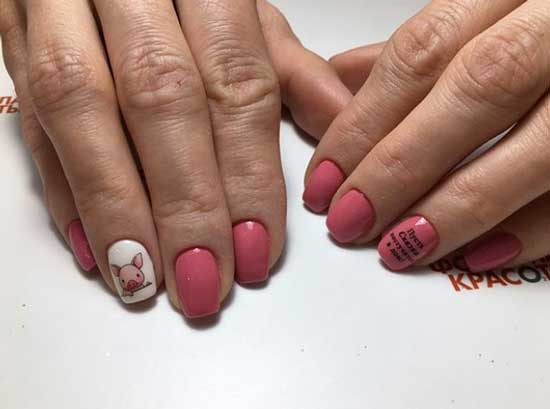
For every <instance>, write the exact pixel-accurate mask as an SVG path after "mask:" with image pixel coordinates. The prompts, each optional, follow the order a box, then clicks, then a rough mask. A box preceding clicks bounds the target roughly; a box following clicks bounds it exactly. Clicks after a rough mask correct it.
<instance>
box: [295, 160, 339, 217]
mask: <svg viewBox="0 0 550 409" xmlns="http://www.w3.org/2000/svg"><path fill="white" fill-rule="evenodd" d="M345 179H346V176H345V175H344V172H342V171H341V170H340V168H339V167H338V166H337V165H336V164H335V163H334V162H332V161H330V160H325V161H323V162H321V163H320V164H319V166H317V168H316V169H315V170H314V171H313V173H312V174H311V176H310V177H309V180H308V182H307V186H306V189H305V191H304V196H303V200H304V203H305V204H306V206H307V207H309V208H310V209H311V210H313V211H314V212H317V213H320V212H322V211H324V210H325V209H326V208H327V207H328V206H329V204H330V201H331V200H332V196H334V194H335V193H336V191H337V190H338V188H339V187H340V185H341V184H342V183H344V180H345Z"/></svg>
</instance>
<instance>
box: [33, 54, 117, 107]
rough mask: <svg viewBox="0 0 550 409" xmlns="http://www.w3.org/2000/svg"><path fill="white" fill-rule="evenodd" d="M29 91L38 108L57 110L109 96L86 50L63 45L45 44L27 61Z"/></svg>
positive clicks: (86, 103)
mask: <svg viewBox="0 0 550 409" xmlns="http://www.w3.org/2000/svg"><path fill="white" fill-rule="evenodd" d="M28 78H29V91H30V94H31V98H32V102H33V104H34V106H35V107H36V109H37V110H39V111H56V110H58V109H62V108H64V107H65V106H67V105H69V104H70V105H71V106H74V107H77V106H78V105H79V104H82V105H88V104H89V103H92V102H94V101H104V100H106V99H108V98H109V91H108V88H107V87H106V86H105V85H104V84H102V83H101V81H100V80H99V77H98V75H97V71H96V69H95V67H94V63H93V62H92V61H91V59H90V57H89V56H88V55H87V53H86V52H84V51H82V50H79V49H75V48H71V47H62V46H56V45H53V46H47V47H45V48H44V49H43V50H42V51H40V52H39V53H38V54H37V55H34V56H33V57H32V58H31V60H30V67H29V75H28Z"/></svg>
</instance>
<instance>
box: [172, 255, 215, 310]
mask: <svg viewBox="0 0 550 409" xmlns="http://www.w3.org/2000/svg"><path fill="white" fill-rule="evenodd" d="M176 286H177V290H178V296H179V299H180V303H181V307H182V309H183V313H184V314H185V315H186V316H187V317H188V318H199V317H204V316H207V315H212V314H215V313H217V312H218V311H219V309H220V298H219V297H220V271H219V269H218V266H217V263H216V259H215V258H214V256H213V255H212V253H211V252H210V251H208V250H206V249H201V248H195V249H192V250H188V251H186V252H184V253H182V254H181V255H180V256H179V257H178V258H177V260H176Z"/></svg>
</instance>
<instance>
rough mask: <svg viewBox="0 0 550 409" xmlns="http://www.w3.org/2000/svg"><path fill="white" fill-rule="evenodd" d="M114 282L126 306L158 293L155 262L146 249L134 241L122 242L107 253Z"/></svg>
mask: <svg viewBox="0 0 550 409" xmlns="http://www.w3.org/2000/svg"><path fill="white" fill-rule="evenodd" d="M107 257H108V260H109V266H110V269H111V274H112V275H113V282H114V284H115V288H116V290H117V292H118V295H119V296H120V298H121V299H122V301H123V302H124V303H126V304H134V303H137V302H140V301H143V300H146V299H148V298H151V297H152V296H154V295H155V293H156V292H157V280H156V277H155V270H154V267H153V262H152V261H151V257H150V256H149V253H148V252H147V250H146V249H145V247H144V246H143V245H142V244H140V243H138V242H137V241H133V240H120V241H117V242H116V243H115V244H113V245H112V246H111V247H109V250H108V252H107Z"/></svg>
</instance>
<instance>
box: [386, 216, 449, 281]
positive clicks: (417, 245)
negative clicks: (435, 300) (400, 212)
mask: <svg viewBox="0 0 550 409" xmlns="http://www.w3.org/2000/svg"><path fill="white" fill-rule="evenodd" d="M438 243H439V237H438V235H437V232H436V230H435V229H434V228H433V226H432V225H431V224H430V222H429V221H428V220H426V219H425V218H423V217H422V216H414V217H410V218H408V219H406V220H405V221H403V222H401V223H399V224H397V225H396V226H394V227H393V228H392V229H391V230H390V231H389V232H388V233H386V235H385V236H384V237H383V238H382V240H381V241H380V244H378V253H379V254H380V257H381V258H382V260H383V261H384V263H385V264H386V265H387V266H388V267H389V268H390V269H391V270H394V271H399V270H404V269H406V268H407V267H410V266H411V265H412V264H414V263H415V262H416V261H418V260H420V259H422V258H424V257H426V256H427V255H428V254H429V253H431V251H432V250H433V249H434V248H435V247H436V246H437V244H438Z"/></svg>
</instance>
